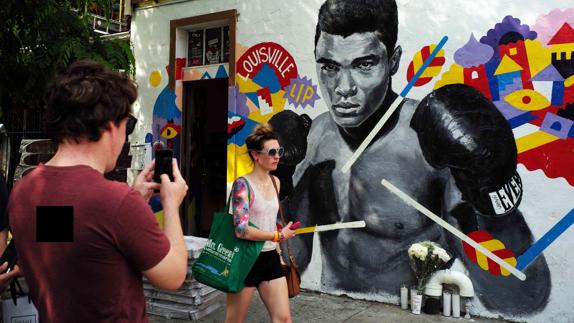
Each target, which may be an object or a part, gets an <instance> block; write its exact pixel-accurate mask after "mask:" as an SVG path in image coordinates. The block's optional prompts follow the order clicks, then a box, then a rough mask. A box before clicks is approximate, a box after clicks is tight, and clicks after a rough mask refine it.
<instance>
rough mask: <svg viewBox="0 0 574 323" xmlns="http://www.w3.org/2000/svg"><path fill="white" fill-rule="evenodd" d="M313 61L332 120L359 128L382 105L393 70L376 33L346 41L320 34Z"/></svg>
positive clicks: (356, 34) (352, 37)
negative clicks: (314, 61)
mask: <svg viewBox="0 0 574 323" xmlns="http://www.w3.org/2000/svg"><path fill="white" fill-rule="evenodd" d="M315 60H316V63H317V64H316V69H317V75H318V77H319V83H320V86H321V93H322V94H323V98H324V100H325V102H326V104H327V106H328V107H329V111H330V113H331V117H332V118H333V120H334V121H335V122H336V123H337V124H338V125H339V126H341V127H348V128H353V127H358V126H360V125H361V124H362V123H363V122H364V121H365V120H366V119H367V118H369V117H370V116H371V115H372V114H373V113H374V112H375V111H376V110H377V109H378V108H379V107H380V106H381V105H382V103H383V100H384V99H385V96H386V94H387V90H388V87H389V82H390V78H391V75H392V74H393V73H392V72H391V71H395V70H396V69H394V66H391V63H390V60H389V56H388V53H387V49H386V47H385V45H384V44H383V42H381V41H380V39H379V38H378V37H377V34H376V33H375V32H364V33H355V34H351V35H349V36H348V37H343V36H340V35H332V34H329V33H326V32H321V35H320V37H319V40H318V41H317V46H316V49H315ZM397 61H398V60H397ZM392 64H395V62H394V60H393V63H392Z"/></svg>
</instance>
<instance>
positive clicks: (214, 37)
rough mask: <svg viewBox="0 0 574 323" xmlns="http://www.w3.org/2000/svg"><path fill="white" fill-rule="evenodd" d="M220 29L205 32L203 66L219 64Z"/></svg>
mask: <svg viewBox="0 0 574 323" xmlns="http://www.w3.org/2000/svg"><path fill="white" fill-rule="evenodd" d="M222 42H223V40H222V35H221V27H218V28H210V29H206V30H205V64H206V65H207V64H219V63H220V62H221V54H222V53H221V43H222Z"/></svg>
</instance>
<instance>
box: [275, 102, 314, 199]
mask: <svg viewBox="0 0 574 323" xmlns="http://www.w3.org/2000/svg"><path fill="white" fill-rule="evenodd" d="M269 124H270V125H271V127H273V133H275V134H276V135H277V137H278V138H279V144H280V145H281V146H282V147H283V149H284V151H285V153H284V154H283V156H282V157H281V159H280V160H279V165H277V169H276V170H275V171H273V175H275V176H277V177H278V178H279V180H280V181H281V192H280V194H281V195H280V197H279V198H280V199H281V200H282V199H284V198H285V197H287V196H289V195H291V193H292V192H293V179H292V177H293V173H294V172H295V167H296V166H297V164H299V163H300V162H301V161H302V160H303V158H305V153H306V152H307V134H308V133H309V129H310V128H311V118H309V116H308V115H306V114H302V115H298V114H296V113H295V112H293V111H290V110H283V111H281V112H279V113H277V114H275V115H274V116H273V117H271V119H269Z"/></svg>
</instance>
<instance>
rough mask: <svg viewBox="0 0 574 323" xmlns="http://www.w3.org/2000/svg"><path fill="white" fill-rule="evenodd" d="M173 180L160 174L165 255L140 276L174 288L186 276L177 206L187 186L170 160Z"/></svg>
mask: <svg viewBox="0 0 574 323" xmlns="http://www.w3.org/2000/svg"><path fill="white" fill-rule="evenodd" d="M173 177H174V181H173V182H171V181H170V180H169V177H168V176H167V174H162V175H161V188H160V198H161V202H162V206H163V212H164V234H165V236H166V237H167V239H168V240H169V244H170V248H169V251H168V253H167V255H166V256H165V257H164V258H163V259H162V260H161V261H160V262H159V263H158V264H157V265H155V266H153V267H152V268H150V269H148V270H145V271H144V272H143V274H144V276H145V277H146V278H147V279H149V281H150V282H151V283H152V284H153V285H154V286H156V287H159V288H163V289H168V290H175V289H178V288H179V287H180V286H181V284H183V281H184V280H185V276H186V274H187V249H186V247H185V241H184V239H183V232H182V228H181V222H180V219H179V205H180V204H181V202H182V201H183V199H184V198H185V194H186V193H187V184H186V183H185V180H184V179H183V177H182V176H181V173H180V172H179V168H178V166H177V162H176V160H175V159H173Z"/></svg>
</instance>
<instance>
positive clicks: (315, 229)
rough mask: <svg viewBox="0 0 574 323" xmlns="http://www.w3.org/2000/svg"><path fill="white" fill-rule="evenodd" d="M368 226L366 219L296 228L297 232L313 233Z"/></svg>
mask: <svg viewBox="0 0 574 323" xmlns="http://www.w3.org/2000/svg"><path fill="white" fill-rule="evenodd" d="M365 226H366V224H365V221H353V222H341V223H333V224H325V225H316V226H313V227H305V228H299V229H297V230H295V233H296V234H304V233H312V232H322V231H331V230H340V229H353V228H364V227H365Z"/></svg>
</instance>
